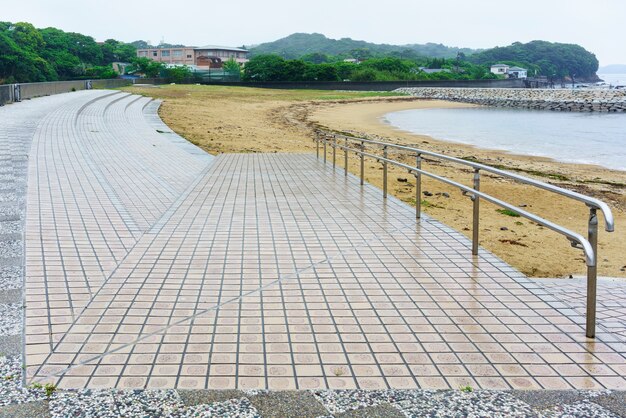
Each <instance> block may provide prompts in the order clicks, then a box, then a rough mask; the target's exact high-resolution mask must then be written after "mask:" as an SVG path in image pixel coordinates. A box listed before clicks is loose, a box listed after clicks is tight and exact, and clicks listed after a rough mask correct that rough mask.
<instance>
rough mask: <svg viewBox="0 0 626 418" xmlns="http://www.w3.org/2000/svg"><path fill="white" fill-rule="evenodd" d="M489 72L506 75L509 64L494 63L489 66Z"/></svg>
mask: <svg viewBox="0 0 626 418" xmlns="http://www.w3.org/2000/svg"><path fill="white" fill-rule="evenodd" d="M491 72H492V73H493V74H498V75H507V74H508V72H509V66H508V65H506V64H494V65H492V66H491Z"/></svg>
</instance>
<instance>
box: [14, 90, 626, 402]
mask: <svg viewBox="0 0 626 418" xmlns="http://www.w3.org/2000/svg"><path fill="white" fill-rule="evenodd" d="M157 107H158V104H155V103H154V102H149V99H145V98H141V97H137V96H130V95H126V94H123V93H112V92H81V93H76V94H75V100H72V101H69V102H67V103H66V104H64V105H63V106H59V107H57V108H56V109H55V110H54V111H51V112H50V113H49V114H48V115H47V116H46V117H45V118H44V119H43V120H42V121H41V122H40V123H39V126H38V128H37V130H36V132H35V135H34V138H33V146H32V150H31V154H30V166H29V192H28V218H27V229H26V232H27V234H26V271H27V279H26V306H27V310H26V364H27V375H28V379H29V381H41V382H47V381H52V382H54V383H56V384H59V385H60V386H61V387H66V388H67V387H77V388H78V387H92V388H95V387H122V388H131V387H133V388H134V387H151V388H174V387H175V388H218V389H227V388H241V389H248V388H268V389H307V388H326V387H328V388H361V389H376V388H387V387H392V388H415V387H421V388H458V387H460V386H465V385H470V386H472V387H475V388H476V387H482V388H497V389H510V388H522V389H531V388H563V389H566V388H602V387H608V388H621V389H624V388H626V381H625V380H624V377H623V376H624V375H625V374H626V358H625V355H626V343H625V340H626V339H625V337H624V328H625V327H624V322H623V321H624V319H623V318H624V313H625V310H626V303H625V302H624V300H625V299H624V296H626V286H625V285H624V284H623V282H622V283H619V282H616V283H606V284H602V285H601V286H600V297H599V300H600V303H601V306H600V307H599V318H600V324H599V332H598V336H597V338H596V339H595V340H589V339H586V338H585V336H584V329H583V325H584V317H583V315H582V314H583V312H584V305H581V304H580V303H579V299H580V295H581V294H583V293H581V290H580V289H582V288H583V286H584V284H581V283H571V284H568V286H569V287H568V289H569V290H568V292H566V293H564V292H561V291H560V287H558V285H556V286H555V285H546V284H543V283H542V282H538V281H535V280H529V279H527V278H525V277H524V276H523V275H521V274H520V273H518V272H516V271H515V270H514V269H512V268H511V267H510V266H508V265H506V264H505V263H503V262H502V261H500V260H498V259H497V258H495V257H494V256H492V255H490V254H489V253H487V252H481V255H480V256H479V257H476V258H472V257H471V256H470V244H469V242H468V241H467V240H466V239H465V238H464V237H463V236H462V235H461V234H459V233H457V232H455V231H453V230H451V229H450V228H448V227H446V226H444V225H442V224H440V223H438V222H435V221H433V220H430V219H428V218H423V219H422V221H421V223H419V224H416V221H415V217H414V212H413V209H412V208H410V207H408V206H406V205H405V204H403V203H401V202H399V201H397V200H395V199H392V198H390V199H388V201H387V202H386V203H382V199H381V195H380V194H381V193H380V191H379V190H377V189H375V188H374V187H372V186H369V185H366V186H365V187H361V186H359V184H358V180H356V179H355V178H353V177H351V176H348V177H344V175H343V173H342V172H340V171H333V169H332V168H331V167H330V166H325V165H324V164H323V163H322V162H321V161H318V160H316V159H315V157H314V156H312V155H281V154H271V155H264V154H255V155H251V154H240V155H221V156H219V157H216V158H212V157H210V156H208V155H206V154H204V153H202V152H201V151H200V150H198V149H197V148H195V147H194V146H192V145H190V144H188V143H186V142H185V141H183V140H182V139H181V138H179V137H177V136H176V135H175V134H172V133H171V132H170V131H169V129H168V128H167V127H166V126H165V125H163V124H162V123H161V122H160V121H159V120H158V118H157V117H156V116H155V112H156V109H157ZM538 251H540V249H539V250H538ZM608 295H611V296H610V297H609V296H608ZM620 327H621V328H620Z"/></svg>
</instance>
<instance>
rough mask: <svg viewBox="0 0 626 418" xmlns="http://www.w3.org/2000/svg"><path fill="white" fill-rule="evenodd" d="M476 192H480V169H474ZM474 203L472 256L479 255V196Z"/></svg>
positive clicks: (473, 198) (474, 197) (475, 196)
mask: <svg viewBox="0 0 626 418" xmlns="http://www.w3.org/2000/svg"><path fill="white" fill-rule="evenodd" d="M474 190H476V191H477V192H478V191H480V169H478V168H475V169H474ZM472 200H473V202H474V210H473V215H474V220H473V226H472V254H473V255H478V232H479V231H478V228H479V226H480V198H479V197H478V196H477V195H474V196H473V197H472Z"/></svg>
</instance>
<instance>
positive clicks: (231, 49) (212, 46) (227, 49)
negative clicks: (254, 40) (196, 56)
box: [194, 45, 248, 52]
mask: <svg viewBox="0 0 626 418" xmlns="http://www.w3.org/2000/svg"><path fill="white" fill-rule="evenodd" d="M194 49H196V50H198V49H220V50H223V51H237V52H248V50H247V49H243V48H235V47H232V46H220V45H205V46H200V47H197V48H194Z"/></svg>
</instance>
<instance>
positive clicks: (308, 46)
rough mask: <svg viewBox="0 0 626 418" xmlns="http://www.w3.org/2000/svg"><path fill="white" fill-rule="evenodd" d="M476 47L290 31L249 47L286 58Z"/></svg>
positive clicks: (432, 53)
mask: <svg viewBox="0 0 626 418" xmlns="http://www.w3.org/2000/svg"><path fill="white" fill-rule="evenodd" d="M477 51H478V50H474V49H469V48H456V47H449V46H445V45H442V44H435V43H427V44H409V45H388V44H375V43H370V42H366V41H357V40H354V39H350V38H342V39H330V38H327V37H326V36H324V35H322V34H320V33H294V34H292V35H289V36H287V37H286V38H282V39H279V40H277V41H274V42H267V43H264V44H260V45H257V46H255V47H252V48H250V52H251V54H252V55H253V56H254V55H261V54H276V55H280V56H282V57H283V58H287V59H294V58H300V57H301V56H303V55H307V54H314V53H321V54H326V55H343V56H346V57H351V58H368V57H369V56H397V57H399V58H417V57H431V58H454V57H456V55H457V53H458V52H462V53H463V54H465V55H469V54H472V53H475V52H477Z"/></svg>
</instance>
